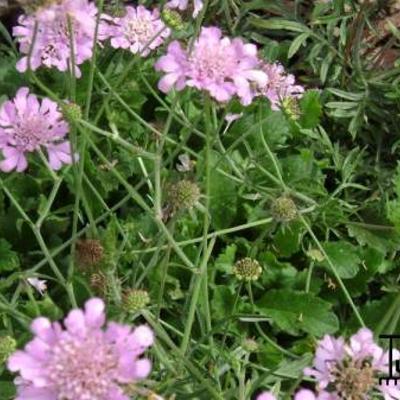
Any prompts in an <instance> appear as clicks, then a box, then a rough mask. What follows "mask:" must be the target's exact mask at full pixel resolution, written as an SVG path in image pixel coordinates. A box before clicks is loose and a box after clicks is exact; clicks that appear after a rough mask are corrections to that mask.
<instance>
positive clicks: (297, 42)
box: [288, 32, 310, 58]
mask: <svg viewBox="0 0 400 400" xmlns="http://www.w3.org/2000/svg"><path fill="white" fill-rule="evenodd" d="M309 37H310V34H309V33H308V32H305V33H302V34H301V35H299V36H297V37H296V39H294V40H293V42H292V44H291V45H290V47H289V51H288V58H292V57H293V56H294V55H295V54H296V53H297V52H298V51H299V49H300V47H301V46H302V45H303V44H304V43H305V42H306V40H307V39H308V38H309Z"/></svg>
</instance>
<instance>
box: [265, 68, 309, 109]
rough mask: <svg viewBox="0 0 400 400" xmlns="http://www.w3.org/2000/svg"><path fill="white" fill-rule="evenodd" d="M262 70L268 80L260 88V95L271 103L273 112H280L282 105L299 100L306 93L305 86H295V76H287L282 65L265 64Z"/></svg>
mask: <svg viewBox="0 0 400 400" xmlns="http://www.w3.org/2000/svg"><path fill="white" fill-rule="evenodd" d="M262 70H263V71H264V72H265V73H266V74H267V77H268V80H267V82H266V84H265V85H262V86H261V87H260V94H261V95H262V96H265V97H266V98H267V99H268V100H269V101H270V102H271V108H272V109H273V110H279V109H280V107H281V105H282V103H284V102H285V101H286V102H288V100H289V99H297V98H299V97H301V95H302V93H303V92H304V88H303V86H300V85H296V84H295V78H294V76H293V75H290V74H287V73H286V72H285V69H284V68H283V66H282V65H281V64H277V63H276V64H269V63H264V64H263V66H262Z"/></svg>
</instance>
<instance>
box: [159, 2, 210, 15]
mask: <svg viewBox="0 0 400 400" xmlns="http://www.w3.org/2000/svg"><path fill="white" fill-rule="evenodd" d="M188 5H189V0H170V1H169V2H168V3H167V7H169V8H177V9H178V10H181V11H183V10H186V9H187V8H188ZM203 5H204V4H203V1H202V0H193V17H194V18H196V17H197V16H198V15H199V13H200V11H201V10H202V9H203Z"/></svg>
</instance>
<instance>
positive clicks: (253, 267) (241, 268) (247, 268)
mask: <svg viewBox="0 0 400 400" xmlns="http://www.w3.org/2000/svg"><path fill="white" fill-rule="evenodd" d="M233 273H234V274H235V276H236V278H237V279H239V280H240V281H246V282H251V281H256V280H257V279H258V278H259V277H260V276H261V274H262V268H261V265H260V264H259V262H258V261H257V260H253V259H252V258H249V257H246V258H243V259H241V260H239V261H237V262H236V264H235V266H234V267H233Z"/></svg>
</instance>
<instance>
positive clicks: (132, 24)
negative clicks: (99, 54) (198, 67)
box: [102, 6, 170, 57]
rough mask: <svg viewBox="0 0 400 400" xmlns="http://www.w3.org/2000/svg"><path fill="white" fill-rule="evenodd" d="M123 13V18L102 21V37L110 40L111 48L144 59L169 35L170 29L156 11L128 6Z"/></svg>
mask: <svg viewBox="0 0 400 400" xmlns="http://www.w3.org/2000/svg"><path fill="white" fill-rule="evenodd" d="M125 11H126V13H125V15H124V16H123V17H116V18H110V17H106V18H105V19H104V20H103V23H102V26H103V29H102V31H103V32H102V36H104V35H105V36H106V37H109V38H110V39H111V46H112V47H114V48H116V49H118V48H122V49H127V50H129V51H130V52H131V53H133V54H140V55H141V56H143V57H146V56H148V55H149V54H150V52H151V51H152V50H154V49H156V48H157V47H159V46H160V45H162V44H163V43H164V41H165V38H166V37H168V36H169V35H170V29H169V28H167V27H166V26H165V24H164V22H163V21H162V20H161V19H160V13H159V11H158V10H157V9H154V10H153V11H150V10H148V9H146V8H145V7H143V6H137V7H131V6H128V7H126V8H125Z"/></svg>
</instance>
